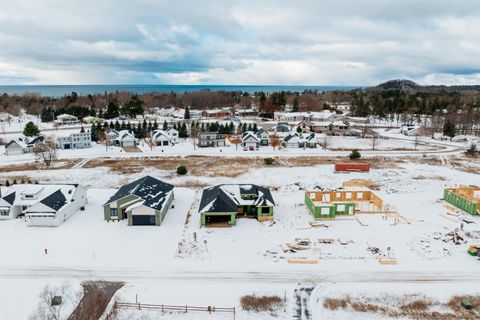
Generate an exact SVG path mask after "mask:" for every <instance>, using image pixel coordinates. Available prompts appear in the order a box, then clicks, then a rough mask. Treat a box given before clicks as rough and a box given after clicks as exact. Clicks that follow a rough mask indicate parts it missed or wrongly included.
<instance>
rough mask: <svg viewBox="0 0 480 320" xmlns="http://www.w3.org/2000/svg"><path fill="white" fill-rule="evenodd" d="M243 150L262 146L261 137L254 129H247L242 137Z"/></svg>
mask: <svg viewBox="0 0 480 320" xmlns="http://www.w3.org/2000/svg"><path fill="white" fill-rule="evenodd" d="M242 146H243V150H255V149H258V147H259V146H260V139H259V138H258V137H257V136H256V135H255V133H254V132H252V131H247V132H245V133H244V134H243V138H242Z"/></svg>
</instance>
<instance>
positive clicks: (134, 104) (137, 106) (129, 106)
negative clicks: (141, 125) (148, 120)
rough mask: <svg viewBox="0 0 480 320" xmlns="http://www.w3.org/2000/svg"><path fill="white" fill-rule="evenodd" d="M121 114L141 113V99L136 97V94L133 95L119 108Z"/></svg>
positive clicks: (142, 109) (142, 110) (134, 114)
mask: <svg viewBox="0 0 480 320" xmlns="http://www.w3.org/2000/svg"><path fill="white" fill-rule="evenodd" d="M120 111H121V112H122V114H124V115H126V116H129V117H132V118H133V117H135V116H136V115H143V113H144V111H145V110H144V108H143V101H142V100H140V99H139V98H138V96H136V95H135V96H133V97H132V98H131V99H130V100H129V101H128V102H127V103H125V105H124V106H123V107H122V108H121V109H120Z"/></svg>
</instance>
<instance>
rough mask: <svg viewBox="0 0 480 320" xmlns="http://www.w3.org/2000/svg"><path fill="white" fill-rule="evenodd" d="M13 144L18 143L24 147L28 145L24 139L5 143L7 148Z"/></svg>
mask: <svg viewBox="0 0 480 320" xmlns="http://www.w3.org/2000/svg"><path fill="white" fill-rule="evenodd" d="M13 144H16V145H18V146H19V147H20V148H22V149H24V148H26V147H27V145H26V144H25V143H24V142H23V141H17V140H10V141H9V142H8V143H7V144H6V145H5V149H8V148H9V147H10V146H12V145H13Z"/></svg>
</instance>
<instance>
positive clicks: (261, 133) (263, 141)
mask: <svg viewBox="0 0 480 320" xmlns="http://www.w3.org/2000/svg"><path fill="white" fill-rule="evenodd" d="M255 135H256V136H257V137H258V139H259V140H260V145H261V146H268V142H269V135H268V132H267V131H266V130H265V129H263V128H258V130H257V131H256V132H255Z"/></svg>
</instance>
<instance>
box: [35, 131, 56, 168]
mask: <svg viewBox="0 0 480 320" xmlns="http://www.w3.org/2000/svg"><path fill="white" fill-rule="evenodd" d="M33 153H34V154H35V158H36V159H37V161H40V162H42V163H43V164H44V165H45V166H47V167H49V166H50V165H51V164H52V161H53V160H55V159H57V143H56V142H55V140H54V139H53V138H49V139H46V140H45V141H43V142H41V143H39V144H38V145H36V146H35V147H34V148H33Z"/></svg>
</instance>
